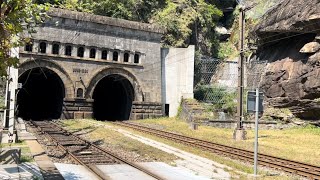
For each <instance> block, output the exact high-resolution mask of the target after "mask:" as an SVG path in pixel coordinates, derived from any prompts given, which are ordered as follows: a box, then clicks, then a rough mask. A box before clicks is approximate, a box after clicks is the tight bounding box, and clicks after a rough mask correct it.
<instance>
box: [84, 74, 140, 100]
mask: <svg viewBox="0 0 320 180" xmlns="http://www.w3.org/2000/svg"><path fill="white" fill-rule="evenodd" d="M109 75H120V76H123V77H125V78H126V79H127V80H128V81H129V82H130V83H131V85H132V88H133V91H134V94H133V95H134V101H143V91H142V88H141V84H140V83H139V81H138V80H137V78H136V77H135V76H134V75H133V74H132V73H131V72H130V71H128V70H125V69H121V68H104V69H102V70H100V71H98V72H97V73H96V74H95V75H94V76H93V77H92V78H91V79H90V81H89V85H88V86H87V90H86V95H85V98H92V95H93V91H94V89H95V87H96V85H97V84H98V82H99V81H100V80H101V79H103V78H104V77H107V76H109Z"/></svg>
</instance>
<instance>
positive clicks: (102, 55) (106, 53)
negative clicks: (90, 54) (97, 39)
mask: <svg viewBox="0 0 320 180" xmlns="http://www.w3.org/2000/svg"><path fill="white" fill-rule="evenodd" d="M107 58H108V51H107V50H103V51H102V52H101V59H107Z"/></svg>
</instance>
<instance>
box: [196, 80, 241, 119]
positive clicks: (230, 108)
mask: <svg viewBox="0 0 320 180" xmlns="http://www.w3.org/2000/svg"><path fill="white" fill-rule="evenodd" d="M194 97H195V99H197V100H199V101H202V100H207V101H210V102H211V103H212V107H209V109H210V110H223V111H225V112H226V113H228V114H229V115H234V114H235V113H236V106H237V103H236V101H235V100H236V98H237V94H236V93H235V92H229V91H227V89H225V88H223V87H216V86H206V85H199V86H197V87H196V90H195V92H194Z"/></svg>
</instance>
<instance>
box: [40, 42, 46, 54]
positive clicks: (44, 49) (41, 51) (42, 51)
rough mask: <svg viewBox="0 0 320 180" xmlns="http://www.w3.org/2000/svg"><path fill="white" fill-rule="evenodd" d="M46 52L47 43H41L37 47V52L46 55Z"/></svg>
mask: <svg viewBox="0 0 320 180" xmlns="http://www.w3.org/2000/svg"><path fill="white" fill-rule="evenodd" d="M46 51H47V43H45V42H41V43H40V45H39V52H40V53H46Z"/></svg>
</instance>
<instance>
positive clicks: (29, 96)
mask: <svg viewBox="0 0 320 180" xmlns="http://www.w3.org/2000/svg"><path fill="white" fill-rule="evenodd" d="M19 83H22V89H20V90H19V92H18V95H17V107H18V117H21V118H23V119H25V120H50V119H59V118H60V117H61V113H62V106H63V98H64V96H65V94H64V93H65V88H64V85H63V82H62V80H61V79H60V77H59V76H58V75H57V74H56V73H55V72H53V71H52V70H49V69H47V68H40V67H39V68H33V69H30V70H28V71H26V72H24V73H23V74H22V75H21V76H20V77H19Z"/></svg>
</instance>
